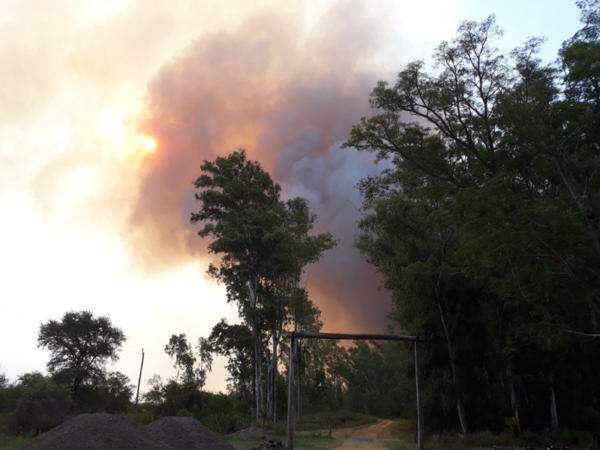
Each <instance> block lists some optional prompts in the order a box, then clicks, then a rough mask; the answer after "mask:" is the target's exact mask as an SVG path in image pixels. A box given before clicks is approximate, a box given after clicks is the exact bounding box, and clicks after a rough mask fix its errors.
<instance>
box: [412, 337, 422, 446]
mask: <svg viewBox="0 0 600 450" xmlns="http://www.w3.org/2000/svg"><path fill="white" fill-rule="evenodd" d="M414 346H415V383H416V388H417V442H418V445H419V450H423V449H424V447H425V442H424V441H425V439H424V438H425V430H424V428H423V425H424V424H423V405H422V404H421V383H420V380H419V341H415V343H414Z"/></svg>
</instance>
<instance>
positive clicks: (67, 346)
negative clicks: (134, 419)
mask: <svg viewBox="0 0 600 450" xmlns="http://www.w3.org/2000/svg"><path fill="white" fill-rule="evenodd" d="M126 339H127V338H126V337H125V334H124V333H123V331H122V330H121V329H119V328H117V327H115V326H113V324H112V322H111V320H110V318H109V317H106V316H100V317H95V316H94V315H93V314H92V312H91V311H80V312H75V311H70V312H67V313H65V314H64V315H63V317H62V318H61V319H60V321H58V320H50V321H48V322H47V323H44V324H42V325H40V330H39V333H38V340H37V342H38V347H41V348H46V349H48V350H49V351H50V353H51V357H50V361H48V363H47V364H46V367H47V368H48V371H49V372H50V373H51V374H53V375H54V376H57V378H59V379H61V380H64V381H65V383H67V384H68V385H69V388H70V390H71V392H72V393H73V397H74V398H75V399H77V398H78V394H79V391H80V388H81V386H82V385H84V384H86V383H87V382H91V381H93V380H100V379H102V378H104V375H105V371H106V365H107V364H108V363H111V362H116V361H117V360H118V359H119V356H118V354H117V353H118V351H119V350H120V348H121V346H122V345H123V342H125V341H126Z"/></svg>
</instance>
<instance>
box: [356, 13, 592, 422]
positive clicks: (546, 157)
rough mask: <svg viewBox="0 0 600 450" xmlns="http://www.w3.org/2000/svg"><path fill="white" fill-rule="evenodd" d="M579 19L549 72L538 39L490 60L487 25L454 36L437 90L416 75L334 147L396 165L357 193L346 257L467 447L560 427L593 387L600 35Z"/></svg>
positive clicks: (401, 78)
mask: <svg viewBox="0 0 600 450" xmlns="http://www.w3.org/2000/svg"><path fill="white" fill-rule="evenodd" d="M578 6H579V7H580V8H581V10H582V22H583V23H584V27H583V28H582V30H580V31H579V32H577V33H576V34H575V35H574V36H573V38H572V39H570V40H568V41H566V42H565V43H564V44H563V46H562V48H561V50H560V52H559V55H558V59H557V61H556V62H555V63H552V64H545V63H544V62H542V61H541V60H540V59H539V58H538V57H537V52H538V50H539V48H540V46H541V45H542V44H543V39H539V38H532V39H530V40H529V41H527V42H526V43H525V45H524V46H523V47H520V48H517V49H515V50H514V51H513V52H512V53H510V54H509V55H502V54H500V53H499V52H498V50H497V49H496V48H495V47H494V41H495V39H497V38H500V37H501V36H502V30H501V29H500V28H499V27H498V26H497V25H496V23H495V19H494V17H493V16H490V17H488V18H487V19H486V20H484V21H483V22H481V23H477V22H471V21H467V22H462V23H461V26H460V27H459V29H458V36H457V37H456V38H454V39H452V40H451V41H449V42H442V43H441V44H440V45H439V46H438V47H437V50H436V52H435V55H434V62H435V65H436V67H437V68H438V69H439V71H438V73H437V74H436V75H432V74H430V73H428V72H427V71H426V66H425V62H424V61H422V60H420V61H415V62H413V63H410V64H408V65H407V67H406V68H405V69H404V70H402V71H401V72H400V73H399V74H398V77H397V81H396V83H395V84H394V85H393V86H390V85H389V84H388V83H387V82H383V81H382V82H379V83H378V85H377V86H376V88H375V89H374V90H373V92H372V94H371V105H372V106H373V108H375V109H376V113H375V115H374V116H373V117H371V118H363V119H362V120H361V122H360V124H358V125H356V126H355V127H354V128H353V130H352V133H351V137H350V139H349V140H348V141H347V143H346V144H345V145H346V146H347V147H354V148H357V149H358V150H361V151H369V152H374V153H375V154H376V155H377V158H378V159H379V160H383V159H386V160H390V161H391V162H392V167H391V168H389V169H387V170H384V171H383V173H382V174H381V175H380V176H376V177H369V178H366V179H364V180H362V181H361V182H360V183H359V185H358V187H359V189H360V191H361V193H362V195H363V197H364V203H363V211H364V213H365V215H364V216H363V218H362V219H361V220H360V222H359V228H360V230H361V233H359V235H358V236H357V238H356V245H357V247H358V248H359V249H360V251H361V252H362V253H363V255H364V256H365V257H366V258H367V260H368V261H369V262H371V263H372V264H374V265H375V266H376V267H377V269H378V271H379V272H380V273H382V274H383V276H384V286H385V287H386V288H387V289H388V290H390V291H391V292H392V295H393V299H394V304H395V308H394V310H393V311H392V317H393V318H394V319H395V320H396V321H397V323H398V324H399V325H400V326H402V327H404V328H406V329H408V330H409V331H410V332H411V333H414V334H419V335H424V336H426V337H427V338H428V340H429V341H430V342H431V344H432V345H431V347H430V348H429V349H428V350H427V351H429V352H431V353H430V355H429V356H428V358H426V360H427V368H426V369H425V370H426V372H425V373H426V374H427V373H429V374H430V375H429V379H428V380H426V382H425V385H426V386H428V385H429V386H432V385H433V386H436V385H445V386H446V389H447V392H449V393H450V395H447V396H445V397H444V398H440V397H439V395H440V392H438V393H437V394H436V393H434V391H433V389H434V388H433V387H431V388H430V389H431V390H430V391H429V393H428V394H427V395H429V396H430V397H429V398H430V401H433V399H434V398H435V399H436V401H437V402H438V404H441V405H444V408H441V409H438V412H437V413H436V414H434V416H437V417H438V418H439V423H449V422H451V421H452V420H455V421H456V422H457V423H459V424H460V426H461V427H462V430H463V432H465V433H466V432H468V431H469V430H472V429H481V428H494V427H500V426H501V423H502V422H501V421H502V418H503V417H504V416H507V415H514V416H516V417H517V421H519V418H520V419H521V420H522V421H523V422H524V424H525V425H527V426H528V427H531V428H536V427H537V428H541V427H543V426H546V424H549V425H550V426H552V427H557V426H558V425H559V416H560V414H559V410H562V411H563V412H564V414H563V415H562V417H563V420H564V421H567V422H569V421H570V420H573V417H575V416H576V415H577V414H580V412H577V413H576V412H575V411H576V409H577V408H580V409H579V410H578V411H581V408H583V407H584V406H588V407H592V406H593V405H592V404H591V403H590V402H589V401H586V400H585V399H584V397H585V394H584V393H585V392H591V391H593V392H596V391H597V390H598V389H599V388H600V386H598V381H597V380H598V379H600V377H599V375H600V373H599V370H600V367H599V366H598V363H597V361H598V356H599V355H598V352H599V351H600V349H599V348H598V344H597V343H596V342H595V341H592V342H582V341H580V340H579V339H578V338H577V336H580V335H586V334H587V335H588V336H594V335H597V334H598V331H597V327H598V325H597V318H596V317H597V314H598V312H600V303H599V301H598V300H599V298H600V297H599V293H600V290H599V289H600V278H599V277H600V259H599V257H600V253H599V250H600V247H599V245H598V242H599V239H598V236H599V235H598V231H599V228H598V219H597V217H598V211H597V200H596V197H597V196H598V189H599V187H600V185H599V184H598V177H597V174H596V172H597V169H598V164H599V161H600V160H599V159H598V154H599V152H598V150H600V148H599V147H598V138H599V137H600V136H599V135H598V130H599V129H600V96H599V95H598V93H599V92H600V90H599V89H598V87H599V86H600V84H599V83H600V72H598V68H597V61H598V58H597V55H598V48H600V47H599V46H600V42H599V41H598V39H599V36H600V34H599V32H598V30H599V24H600V22H599V21H598V17H599V9H598V8H599V5H598V2H595V1H582V2H579V3H578ZM565 352H566V353H567V354H569V355H571V356H569V357H565V356H564V355H565ZM559 355H561V356H560V358H559ZM583 355H587V356H585V357H584V356H583ZM592 355H595V356H592ZM559 359H560V362H559ZM567 359H568V361H569V362H567ZM572 364H574V365H576V366H577V367H579V368H580V372H579V374H578V375H577V376H574V375H573V374H572V373H569V369H568V368H569V367H571V365H572ZM482 392H485V393H486V395H481V393H482ZM575 397H577V400H575ZM426 398H427V397H426ZM592 403H593V402H592ZM500 405H501V406H500ZM596 406H597V405H596ZM570 408H574V409H570ZM540 411H544V414H540ZM547 411H549V415H547V414H548V413H547ZM426 412H427V404H426ZM429 414H430V417H431V414H432V411H431V410H429ZM434 420H435V419H434ZM456 422H455V423H456ZM569 423H572V422H569Z"/></svg>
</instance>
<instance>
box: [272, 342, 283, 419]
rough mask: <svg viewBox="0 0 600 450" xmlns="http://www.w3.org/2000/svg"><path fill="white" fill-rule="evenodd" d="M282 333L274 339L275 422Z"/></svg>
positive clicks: (275, 417) (274, 417)
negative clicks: (278, 352)
mask: <svg viewBox="0 0 600 450" xmlns="http://www.w3.org/2000/svg"><path fill="white" fill-rule="evenodd" d="M280 336H281V333H280V335H279V337H277V339H274V340H273V360H272V364H273V371H272V372H273V385H272V386H273V422H277V381H278V380H279V367H278V363H279V361H278V356H277V349H278V347H279V339H280Z"/></svg>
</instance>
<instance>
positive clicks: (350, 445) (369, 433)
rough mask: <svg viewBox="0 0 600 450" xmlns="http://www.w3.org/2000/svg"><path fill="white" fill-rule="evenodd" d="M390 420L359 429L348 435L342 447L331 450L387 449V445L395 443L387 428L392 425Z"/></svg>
mask: <svg viewBox="0 0 600 450" xmlns="http://www.w3.org/2000/svg"><path fill="white" fill-rule="evenodd" d="M392 423H393V422H392V421H391V420H382V421H381V422H378V423H376V424H375V425H370V426H368V427H365V428H361V429H360V430H357V431H355V432H353V433H352V434H350V436H348V437H347V438H346V439H345V440H344V441H343V442H342V445H341V446H339V447H336V448H335V449H333V450H366V449H382V448H388V443H389V442H391V441H397V439H394V438H392V435H391V433H390V430H388V429H387V428H388V427H389V426H390V425H391V424H392Z"/></svg>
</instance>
